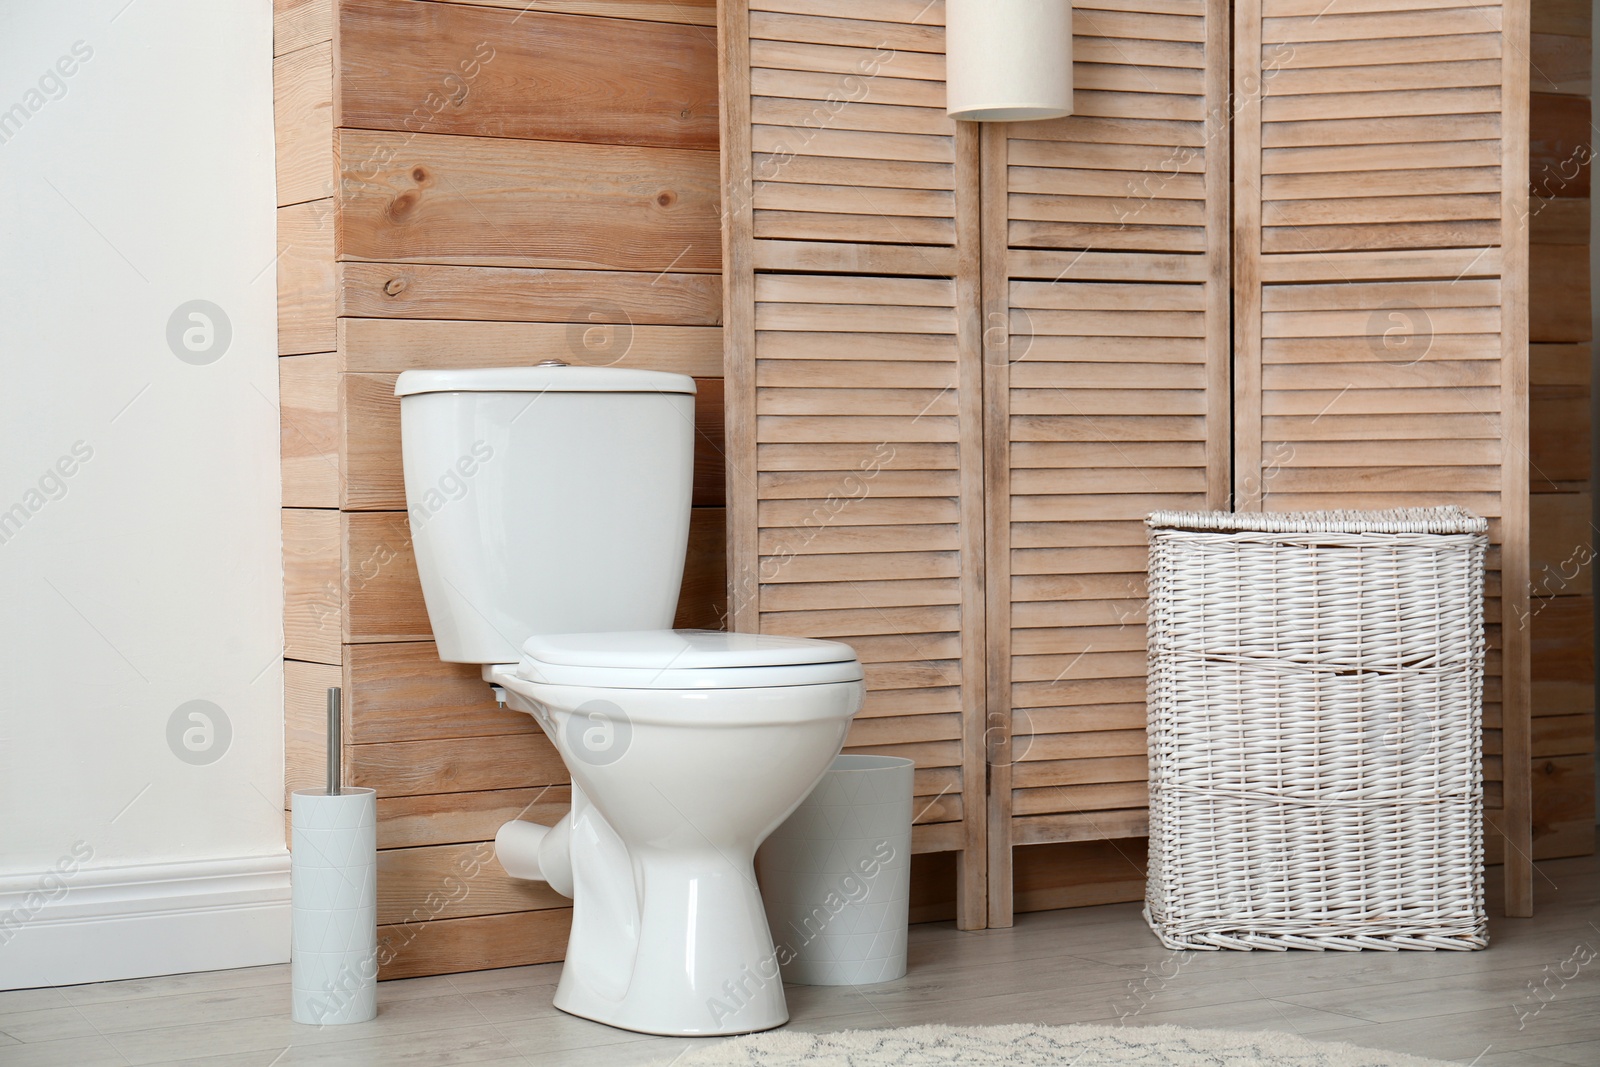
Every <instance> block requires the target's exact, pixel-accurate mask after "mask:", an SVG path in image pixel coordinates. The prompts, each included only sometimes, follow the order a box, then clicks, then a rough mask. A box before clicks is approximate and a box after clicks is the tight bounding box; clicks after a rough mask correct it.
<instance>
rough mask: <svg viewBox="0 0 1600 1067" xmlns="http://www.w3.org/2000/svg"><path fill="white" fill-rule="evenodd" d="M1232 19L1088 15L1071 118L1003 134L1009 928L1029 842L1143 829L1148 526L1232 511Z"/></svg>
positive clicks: (1002, 654) (996, 432)
mask: <svg viewBox="0 0 1600 1067" xmlns="http://www.w3.org/2000/svg"><path fill="white" fill-rule="evenodd" d="M1228 22H1229V8H1228V4H1227V3H1226V0H1161V2H1159V3H1150V2H1148V0H1084V2H1080V3H1077V4H1075V5H1074V10H1073V32H1074V37H1075V40H1074V77H1075V82H1076V92H1075V114H1074V115H1073V116H1072V117H1071V118H1065V119H1058V120H1054V121H1050V122H1028V123H1015V124H1012V125H1009V126H1005V127H992V128H990V129H989V131H988V132H987V133H986V136H985V141H984V146H983V148H984V159H983V167H984V180H983V210H984V218H983V234H984V256H983V270H984V285H985V294H984V306H985V309H986V315H985V318H986V321H989V322H993V323H998V324H1001V325H1003V326H1004V327H1005V328H1004V329H990V330H987V331H985V334H984V340H985V352H984V365H985V374H986V381H985V388H986V393H987V419H986V425H985V432H986V434H987V436H988V442H987V444H988V452H987V457H986V472H987V480H988V490H987V508H988V519H989V526H988V540H987V546H988V583H989V587H988V595H989V617H988V640H989V665H990V690H991V695H990V699H991V701H992V702H993V706H994V710H995V712H996V713H997V716H996V718H997V721H996V722H995V727H996V729H994V730H992V731H991V752H990V760H991V770H990V796H989V804H990V830H989V832H990V860H989V870H990V880H991V884H992V886H993V887H995V888H994V890H993V891H992V892H991V894H990V901H989V922H990V924H991V925H996V926H1008V925H1010V923H1011V912H1012V894H1011V893H1009V892H1006V891H1005V887H1010V886H1011V885H1012V884H1013V882H1014V881H1017V882H1018V884H1019V891H1020V885H1021V884H1022V883H1021V881H1020V880H1018V879H1015V878H1014V873H1013V854H1014V847H1015V846H1018V845H1036V844H1041V843H1046V842H1070V841H1097V840H1106V839H1117V838H1130V837H1142V836H1144V835H1145V834H1146V833H1147V832H1148V828H1149V822H1148V813H1147V810H1146V805H1147V797H1146V791H1145V781H1146V759H1145V659H1146V657H1145V632H1144V615H1145V612H1144V604H1145V597H1146V590H1145V563H1146V556H1147V549H1146V537H1145V527H1144V522H1143V520H1144V517H1145V516H1146V515H1148V514H1149V513H1150V512H1152V511H1156V510H1161V509H1204V508H1226V507H1227V506H1228V492H1229V466H1228V463H1229V455H1230V447H1231V442H1230V440H1229V412H1228V408H1229V394H1228V375H1229V359H1230V352H1229V337H1228V331H1229V313H1230V301H1231V294H1230V277H1229V265H1230V259H1229V248H1228V152H1229V136H1230V134H1229V128H1228V118H1229V116H1228V108H1227V92H1228V85H1227V67H1226V63H1225V62H1223V61H1222V60H1223V59H1224V58H1225V57H1226V54H1227V39H1228V30H1229V27H1228ZM1140 891H1141V892H1142V886H1141V890H1140Z"/></svg>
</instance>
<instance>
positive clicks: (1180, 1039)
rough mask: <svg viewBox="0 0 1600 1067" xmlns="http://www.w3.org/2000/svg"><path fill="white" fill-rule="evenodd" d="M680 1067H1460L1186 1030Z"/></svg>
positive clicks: (1006, 1029) (811, 1038)
mask: <svg viewBox="0 0 1600 1067" xmlns="http://www.w3.org/2000/svg"><path fill="white" fill-rule="evenodd" d="M673 1063H674V1067H799V1065H801V1064H804V1065H806V1067H888V1065H890V1064H894V1065H903V1067H967V1065H969V1064H972V1065H982V1064H1006V1065H1008V1067H1010V1065H1015V1067H1031V1065H1051V1067H1054V1065H1060V1067H1124V1065H1128V1067H1144V1065H1147V1064H1148V1065H1152V1067H1154V1065H1157V1064H1159V1065H1160V1067H1456V1065H1453V1064H1447V1063H1445V1062H1444V1061H1442V1060H1425V1059H1419V1058H1418V1057H1416V1056H1406V1055H1402V1054H1400V1053H1397V1052H1378V1051H1375V1050H1373V1049H1365V1048H1356V1047H1355V1046H1354V1045H1344V1044H1324V1043H1320V1042H1313V1041H1307V1040H1305V1039H1304V1038H1300V1037H1295V1036H1294V1035H1292V1034H1278V1033H1271V1032H1264V1031H1263V1032H1256V1033H1240V1032H1235V1031H1231V1030H1191V1029H1189V1028H1188V1027H1183V1026H1129V1027H1116V1026H913V1027H907V1028H904V1029H899V1030H844V1031H840V1032H838V1033H832V1034H806V1033H800V1032H799V1031H795V1030H774V1031H771V1032H769V1033H765V1034H753V1035H751V1036H749V1037H736V1038H733V1039H731V1040H728V1041H724V1042H722V1043H721V1044H717V1045H711V1046H707V1047H704V1048H700V1049H696V1050H694V1051H692V1052H690V1053H687V1054H686V1055H684V1056H681V1057H679V1058H678V1059H677V1060H675V1061H673Z"/></svg>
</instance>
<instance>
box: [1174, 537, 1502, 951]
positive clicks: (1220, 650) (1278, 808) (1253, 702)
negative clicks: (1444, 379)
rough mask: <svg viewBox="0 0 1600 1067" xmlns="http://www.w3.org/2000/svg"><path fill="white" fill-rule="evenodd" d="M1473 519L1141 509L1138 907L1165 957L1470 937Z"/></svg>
mask: <svg viewBox="0 0 1600 1067" xmlns="http://www.w3.org/2000/svg"><path fill="white" fill-rule="evenodd" d="M1486 543H1487V538H1486V536H1485V534H1484V523H1483V520H1482V519H1479V518H1476V517H1475V516H1472V515H1469V514H1467V513H1466V512H1463V511H1461V510H1460V509H1455V508H1440V509H1434V510H1428V511H1408V512H1372V513H1368V514H1366V515H1363V514H1362V513H1359V512H1336V513H1326V514H1306V515H1296V516H1286V515H1236V514H1218V515H1208V514H1199V513H1162V514H1158V515H1153V516H1151V519H1150V607H1149V653H1150V675H1149V742H1150V744H1149V748H1150V863H1149V873H1148V882H1147V890H1146V908H1145V912H1146V918H1147V919H1148V921H1149V922H1150V925H1151V927H1152V929H1154V930H1155V932H1156V933H1157V935H1158V936H1160V938H1161V940H1162V941H1163V942H1164V943H1165V944H1167V945H1168V946H1170V947H1173V948H1190V949H1216V948H1236V949H1245V948H1265V949H1280V950H1281V949H1286V948H1314V949H1358V948H1379V949H1399V948H1417V949H1434V948H1448V949H1472V948H1482V947H1484V946H1485V945H1486V944H1487V943H1488V942H1487V937H1486V930H1487V921H1486V915H1485V909H1484V901H1483V832H1482V800H1483V786H1482V768H1481V762H1482V730H1481V718H1482V705H1483V661H1484V630H1483V582H1484V573H1483V568H1484V550H1485V547H1486Z"/></svg>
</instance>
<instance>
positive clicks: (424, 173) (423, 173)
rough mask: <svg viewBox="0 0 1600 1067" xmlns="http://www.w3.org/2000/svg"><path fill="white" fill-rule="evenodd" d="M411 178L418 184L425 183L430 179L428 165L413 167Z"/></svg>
mask: <svg viewBox="0 0 1600 1067" xmlns="http://www.w3.org/2000/svg"><path fill="white" fill-rule="evenodd" d="M411 180H412V181H414V182H416V183H417V184H418V185H421V184H423V183H424V182H426V181H427V180H428V169H427V168H426V167H412V168H411Z"/></svg>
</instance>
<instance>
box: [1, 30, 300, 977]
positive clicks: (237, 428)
mask: <svg viewBox="0 0 1600 1067" xmlns="http://www.w3.org/2000/svg"><path fill="white" fill-rule="evenodd" d="M271 37H272V27H271V10H270V3H269V0H227V2H225V3H224V2H218V0H133V2H131V3H130V2H129V0H74V2H72V3H56V2H51V3H40V2H35V0H0V988H5V987H14V986H26V985H40V984H46V983H48V984H58V983H62V982H73V981H85V980H91V979H102V978H111V977H129V976H133V975H143V974H156V973H165V972H169V971H174V970H192V969H203V968H210V967H222V966H233V965H242V964H249V963H260V962H268V961H270V960H283V959H286V958H287V954H288V939H287V887H288V879H287V858H286V853H285V851H284V847H283V816H282V811H281V808H282V779H283V766H282V765H283V751H282V748H283V746H282V737H283V715H282V705H283V700H282V686H283V682H282V671H281V668H280V663H279V656H280V654H281V647H282V632H281V630H282V627H281V622H280V616H281V608H280V605H281V602H282V573H281V564H280V553H279V533H278V529H279V527H278V506H279V478H278V413H277V407H276V405H277V368H276V365H275V350H276V324H275V312H274V307H275V296H274V290H275V283H276V273H275V270H274V265H273V256H274V253H275V248H274V245H275V239H274V220H273V201H274V196H273V162H272V152H273V146H272V84H271V78H272V65H271V55H272V40H271ZM193 300H205V301H210V302H211V303H212V304H213V305H215V306H216V307H217V308H220V309H221V311H222V312H223V314H224V315H225V317H226V320H227V322H228V323H229V324H230V325H231V340H229V342H228V344H227V347H226V349H225V350H223V349H222V348H221V345H220V338H221V332H220V329H219V330H217V331H216V332H213V333H212V334H211V335H210V339H209V341H208V338H207V335H206V331H205V326H204V323H203V322H201V321H199V320H186V321H184V322H180V323H179V328H178V329H177V330H175V331H173V332H174V333H175V335H176V336H177V341H178V343H177V345H176V349H175V348H174V346H173V345H172V344H170V343H169V337H168V334H169V318H170V317H171V316H172V314H173V312H174V311H175V309H178V308H179V307H180V305H183V304H185V303H186V302H188V301H193ZM211 318H212V319H213V320H217V321H216V322H214V323H213V325H214V326H220V319H219V317H218V316H216V315H212V316H211ZM185 328H187V329H189V330H190V331H191V332H190V334H189V337H188V339H187V345H188V346H193V347H196V348H198V349H199V351H190V350H189V348H188V347H186V342H185V339H184V337H183V332H184V329H185ZM175 352H176V353H181V354H182V355H183V356H184V357H186V358H180V355H179V354H175ZM196 700H199V701H207V702H210V704H211V705H214V706H215V707H216V708H218V709H221V714H220V715H218V714H216V713H210V714H209V718H210V719H211V720H215V722H214V732H213V733H212V734H211V735H210V737H209V739H208V737H207V736H206V735H205V732H204V720H200V719H188V713H189V712H190V711H192V710H195V709H193V708H187V709H185V711H184V712H183V713H182V715H181V716H180V717H181V718H183V719H184V720H185V721H184V722H183V723H182V724H181V727H182V728H188V729H189V730H190V731H191V733H190V735H189V737H188V739H187V747H186V743H185V740H184V738H183V736H182V734H183V729H182V728H179V729H176V730H174V729H172V728H171V724H172V719H173V716H174V714H175V713H176V712H177V711H178V709H179V708H180V706H183V705H186V704H188V702H190V701H196ZM200 710H202V711H205V710H206V708H205V707H204V706H202V707H201V709H200ZM224 718H225V721H226V730H224V729H223V726H222V720H223V719H224ZM224 732H228V733H231V737H228V738H226V739H225V738H224V737H223V734H224ZM173 738H176V740H173ZM191 749H193V751H191ZM181 757H183V758H181ZM208 761H209V762H208ZM51 872H54V873H51Z"/></svg>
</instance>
